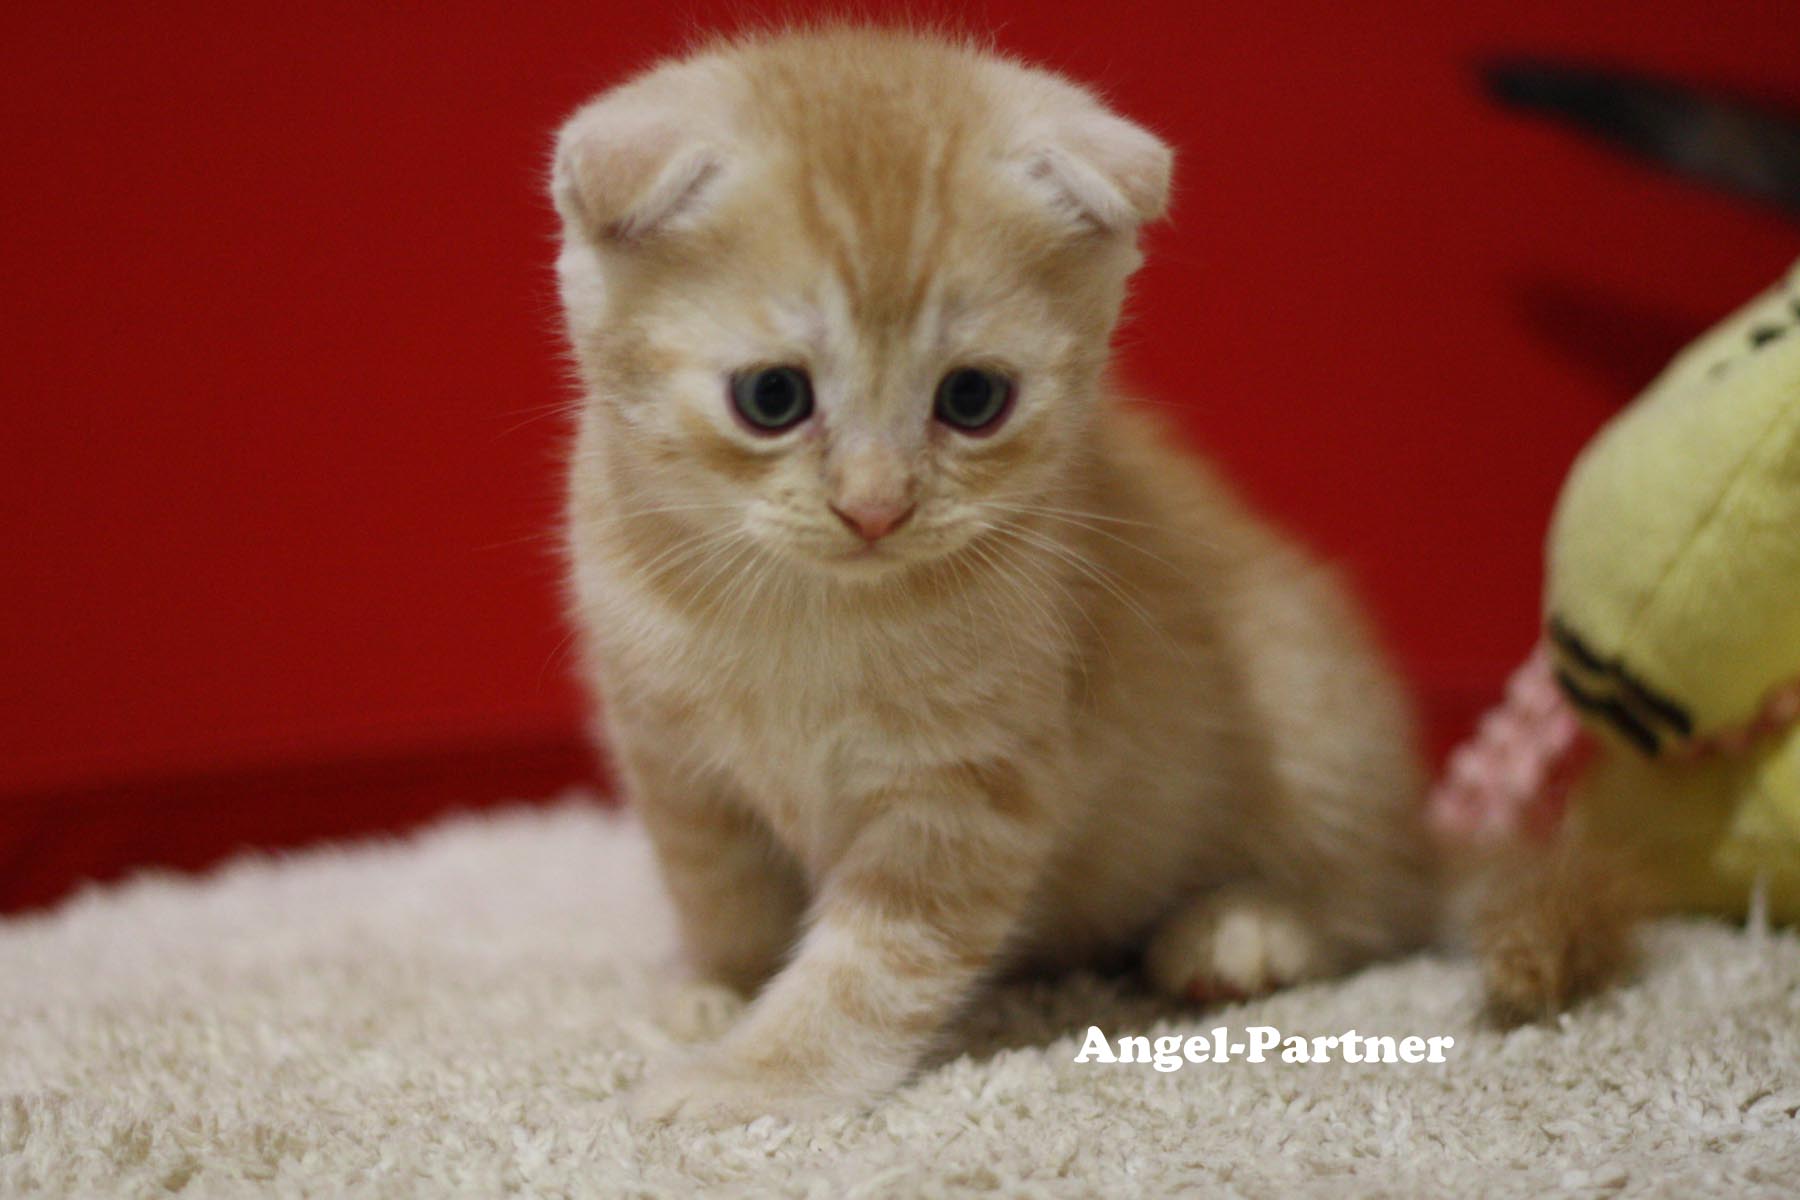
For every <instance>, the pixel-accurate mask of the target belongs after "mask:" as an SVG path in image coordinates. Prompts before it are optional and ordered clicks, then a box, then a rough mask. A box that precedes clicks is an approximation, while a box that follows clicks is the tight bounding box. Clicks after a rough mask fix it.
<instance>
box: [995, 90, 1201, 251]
mask: <svg viewBox="0 0 1800 1200" xmlns="http://www.w3.org/2000/svg"><path fill="white" fill-rule="evenodd" d="M1174 161H1175V155H1174V152H1173V151H1171V150H1170V149H1169V147H1168V146H1167V145H1165V144H1164V143H1163V142H1162V140H1161V139H1160V138H1158V137H1157V136H1156V135H1155V134H1153V133H1151V132H1150V131H1149V130H1147V129H1144V128H1143V127H1142V126H1139V125H1135V124H1133V123H1132V122H1130V121H1127V120H1126V119H1125V118H1123V117H1120V116H1116V115H1114V114H1113V113H1110V112H1108V111H1106V110H1105V109H1103V108H1100V107H1098V106H1094V107H1092V108H1089V109H1087V110H1086V111H1080V112H1076V113H1073V114H1070V115H1067V116H1064V117H1061V118H1060V119H1058V120H1056V121H1055V122H1054V123H1052V124H1050V125H1048V126H1047V127H1045V128H1043V129H1042V130H1041V131H1040V132H1039V133H1038V136H1037V137H1035V138H1033V139H1032V144H1031V146H1030V148H1029V149H1028V150H1027V152H1026V155H1025V158H1024V167H1025V173H1026V175H1027V177H1028V178H1029V179H1030V180H1031V181H1032V183H1033V185H1034V186H1035V187H1037V188H1038V189H1040V190H1041V191H1042V192H1043V193H1044V195H1045V197H1046V198H1047V199H1048V200H1049V201H1050V203H1051V204H1052V205H1053V206H1054V207H1055V208H1056V209H1057V210H1058V211H1059V212H1060V213H1062V214H1064V215H1066V216H1067V217H1068V218H1070V219H1071V220H1072V221H1074V222H1076V223H1077V224H1078V225H1080V226H1082V227H1084V228H1087V229H1099V230H1105V231H1118V230H1127V231H1128V230H1133V229H1136V228H1137V227H1138V226H1140V225H1143V224H1145V223H1147V222H1150V221H1154V220H1156V219H1157V218H1158V217H1160V216H1162V215H1163V212H1164V211H1165V210H1166V209H1167V208H1168V204H1169V179H1170V175H1171V174H1172V172H1173V170H1174Z"/></svg>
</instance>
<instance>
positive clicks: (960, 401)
mask: <svg viewBox="0 0 1800 1200" xmlns="http://www.w3.org/2000/svg"><path fill="white" fill-rule="evenodd" d="M1012 396H1013V385H1012V380H1010V379H1008V378H1007V377H1006V376H1004V375H997V374H995V373H994V372H992V371H983V370H981V369H980V368H978V367H958V368H957V369H956V370H954V371H952V372H950V373H949V374H948V375H946V376H944V378H943V381H942V382H940V383H939V384H938V390H937V401H936V403H935V404H934V405H933V406H932V415H933V416H935V417H937V419H938V420H940V421H942V422H943V423H944V424H946V425H948V426H950V427H951V428H952V429H957V430H960V431H961V432H963V433H991V432H992V431H993V430H994V429H996V428H998V427H999V425H1000V421H1001V418H1003V417H1005V416H1006V412H1007V409H1009V408H1010V407H1011V406H1012Z"/></svg>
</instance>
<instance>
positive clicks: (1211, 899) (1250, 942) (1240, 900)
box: [1144, 889, 1327, 1004]
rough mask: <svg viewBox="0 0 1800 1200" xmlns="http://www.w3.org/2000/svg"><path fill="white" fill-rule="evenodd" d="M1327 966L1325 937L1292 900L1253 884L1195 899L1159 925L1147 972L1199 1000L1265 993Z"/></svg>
mask: <svg viewBox="0 0 1800 1200" xmlns="http://www.w3.org/2000/svg"><path fill="white" fill-rule="evenodd" d="M1326 967H1327V955H1326V953H1325V948H1324V946H1323V944H1322V943H1321V942H1320V940H1319V938H1318V935H1317V934H1315V933H1314V932H1313V931H1312V929H1311V928H1309V927H1308V925H1307V924H1306V923H1305V922H1304V921H1302V919H1301V917H1300V914H1299V913H1298V912H1297V911H1296V910H1295V909H1294V908H1293V907H1291V906H1289V905H1287V904H1284V903H1282V902H1281V901H1279V900H1275V899H1272V898H1270V897H1267V896H1264V895H1262V894H1261V893H1259V892H1254V891H1250V890H1247V889H1246V890H1236V889H1229V890H1225V891H1219V892H1210V893H1207V894H1205V895H1201V896H1198V897H1195V898H1194V899H1192V900H1190V901H1188V902H1187V903H1186V904H1184V905H1182V906H1181V907H1179V908H1177V909H1176V910H1175V911H1174V912H1172V913H1170V914H1169V915H1168V916H1167V917H1165V918H1164V919H1163V921H1162V923H1161V924H1159V925H1158V926H1157V927H1156V930H1155V932H1154V934H1153V935H1152V936H1151V939H1150V945H1149V946H1148V948H1147V949H1146V950H1145V952H1144V973H1145V975H1146V976H1147V977H1148V978H1149V980H1150V983H1151V984H1152V985H1153V986H1154V987H1155V988H1156V989H1157V990H1158V991H1161V992H1163V993H1165V994H1167V995H1170V996H1174V997H1176V998H1177V999H1181V1000H1191V1001H1193V1002H1195V1003H1199V1004H1214V1003H1219V1002H1222V1001H1233V1000H1243V999H1246V998H1247V997H1250V996H1257V995H1261V994H1262V993H1264V992H1269V991H1273V990H1274V989H1276V988H1280V987H1286V986H1288V985H1290V984H1294V983H1300V982H1302V981H1304V980H1307V979H1312V978H1315V977H1317V976H1319V975H1322V974H1324V973H1325V970H1326Z"/></svg>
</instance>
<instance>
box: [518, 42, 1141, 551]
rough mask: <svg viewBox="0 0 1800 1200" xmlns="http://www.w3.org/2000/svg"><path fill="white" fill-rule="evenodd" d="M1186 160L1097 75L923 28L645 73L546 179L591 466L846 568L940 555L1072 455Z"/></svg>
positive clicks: (583, 122)
mask: <svg viewBox="0 0 1800 1200" xmlns="http://www.w3.org/2000/svg"><path fill="white" fill-rule="evenodd" d="M1169 170H1170V154H1169V151H1168V149H1167V147H1165V146H1164V145H1163V144H1162V143H1161V142H1160V141H1158V140H1157V139H1156V138H1155V137H1153V136H1152V135H1150V134H1149V133H1147V132H1145V131H1144V130H1142V129H1140V128H1138V127H1137V126H1136V125H1133V124H1131V123H1130V122H1127V121H1125V120H1123V119H1122V118H1120V117H1118V116H1115V115H1114V114H1112V113H1110V112H1108V111H1107V110H1106V109H1105V108H1104V107H1102V106H1101V105H1100V104H1099V102H1098V101H1096V100H1095V99H1094V98H1093V97H1092V96H1091V95H1089V94H1088V93H1087V92H1085V91H1083V90H1081V89H1079V88H1077V87H1075V86H1074V85H1072V84H1069V83H1067V82H1065V81H1063V80H1061V79H1059V78H1056V77H1055V76H1052V75H1049V74H1046V73H1043V72H1040V71H1035V70H1030V69H1027V68H1024V67H1021V66H1019V65H1017V64H1015V63H1012V62H1009V61H1006V60H1003V59H999V58H996V57H993V56H990V55H987V54H983V53H981V52H979V51H978V50H976V49H974V48H972V47H970V46H968V45H965V44H960V43H954V42H948V41H943V40H938V39H933V38H927V37H919V36H915V35H910V34H898V33H891V32H883V31H872V30H856V29H838V30H827V31H820V32H810V33H790V34H783V35H779V36H773V37H761V38H756V39H751V40H745V41H739V42H734V43H730V44H726V45H723V46H721V47H718V48H715V49H713V50H710V51H707V52H704V53H702V54H700V55H698V56H696V57H693V58H690V59H686V60H682V61H679V62H674V63H670V64H666V65H663V66H661V67H659V68H657V69H655V70H653V71H651V72H649V73H648V74H646V75H643V76H640V77H639V78H637V79H636V80H634V81H632V82H630V83H628V84H626V85H624V86H622V87H619V88H617V89H615V90H613V91H611V92H608V93H605V94H603V95H602V96H600V97H599V98H598V99H596V100H595V101H593V102H592V103H590V104H589V105H588V106H586V107H585V108H583V109H581V110H580V111H579V112H578V113H576V114H575V116H574V117H573V118H572V119H571V120H570V121H569V122H568V124H567V125H566V126H565V127H564V128H563V130H562V133H561V135H560V137H559V139H558V143H557V150H556V159H555V165H554V169H553V179H552V192H553V195H554V198H555V202H556V206H557V210H558V212H559V213H560V214H561V216H562V218H563V247H562V252H561V255H560V257H559V259H558V274H559V279H560V283H561V289H562V296H563V302H564V305H565V309H566V315H567V320H568V328H569V335H570V338H571V341H572V344H573V347H574V350H575V355H576V360H577V362H578V364H579V366H580V368H581V373H582V378H583V382H584V385H585V387H586V389H587V392H588V395H587V398H586V403H587V405H588V409H587V412H586V414H585V418H586V419H585V424H584V439H585V440H587V441H588V442H589V444H588V445H586V446H584V453H585V454H588V455H600V456H604V457H605V459H606V460H607V463H608V467H609V469H611V470H612V471H613V473H614V475H615V476H616V477H617V478H619V479H620V481H621V482H622V484H623V486H622V487H621V488H619V489H615V491H614V494H615V495H622V496H624V497H626V499H624V500H622V501H621V503H623V504H625V505H626V506H627V507H629V508H632V509H638V510H645V511H647V510H650V509H656V510H659V511H661V512H664V513H668V514H672V516H674V517H676V518H680V519H682V522H683V523H684V524H687V525H692V526H698V527H701V528H702V529H705V528H707V527H712V528H715V529H718V530H720V531H721V533H724V532H726V531H734V532H736V533H739V534H742V535H745V536H748V537H750V538H751V539H754V540H755V541H756V542H757V543H759V544H760V545H762V546H764V547H766V548H768V549H771V550H774V551H777V552H779V553H781V554H783V555H785V556H787V557H789V558H791V559H792V560H794V561H796V562H799V563H803V564H805V565H806V566H808V567H810V568H813V569H817V570H821V571H826V572H830V573H832V574H834V575H838V576H841V577H843V578H846V579H857V578H868V577H870V576H874V575H879V574H881V573H883V572H885V571H888V570H892V569H894V568H896V567H899V566H903V565H905V564H908V563H916V562H921V561H925V560H929V559H932V558H935V557H938V556H942V555H945V554H948V553H950V552H952V551H954V550H956V549H957V548H959V547H961V546H963V545H964V544H966V543H967V542H969V541H970V540H971V539H972V538H974V537H975V536H977V535H978V534H980V533H982V532H983V531H984V530H986V529H988V528H991V527H992V526H993V525H994V524H995V523H997V522H1001V521H1006V520H1009V519H1011V518H1013V517H1016V516H1018V515H1020V513H1021V512H1022V511H1023V510H1022V509H1021V508H1020V507H1019V506H1032V505H1041V504H1043V503H1045V497H1046V496H1049V495H1052V494H1053V489H1054V488H1055V486H1056V484H1057V481H1058V479H1059V478H1060V477H1061V476H1062V475H1063V473H1064V470H1065V468H1066V466H1067V464H1068V463H1069V461H1070V459H1071V457H1072V456H1073V455H1074V454H1076V453H1077V452H1078V450H1079V445H1080V442H1081V437H1082V432H1083V430H1084V429H1085V428H1086V426H1087V424H1088V422H1089V420H1090V419H1091V417H1092V413H1093V409H1094V406H1095V404H1096V402H1097V395H1098V381H1099V376H1100V372H1101V370H1102V368H1103V367H1104V366H1105V363H1106V358H1107V350H1108V341H1109V338H1110V336H1111V332H1112V327H1113V325H1114V323H1115V321H1116V320H1117V318H1118V313H1119V306H1120V303H1121V300H1122V298H1123V294H1124V285H1125V281H1126V278H1127V277H1128V276H1129V275H1130V273H1131V272H1132V270H1133V269H1134V268H1135V267H1136V266H1137V263H1138V261H1139V256H1138V251H1137V230H1138V227H1139V226H1140V225H1141V224H1143V223H1144V222H1145V221H1148V220H1151V219H1153V218H1155V217H1156V216H1158V215H1159V214H1160V213H1161V212H1162V209H1163V206H1164V203H1165V200H1166V197H1167V191H1168V182H1169ZM576 469H577V470H583V469H596V468H594V467H593V466H591V465H587V464H584V460H583V459H582V458H580V457H578V459H577V466H576Z"/></svg>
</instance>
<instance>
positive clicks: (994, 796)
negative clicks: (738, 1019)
mask: <svg viewBox="0 0 1800 1200" xmlns="http://www.w3.org/2000/svg"><path fill="white" fill-rule="evenodd" d="M917 787H918V790H917V791H916V792H910V793H908V794H904V795H894V796H888V797H881V798H878V799H876V800H875V801H873V802H872V804H873V806H874V807H873V811H875V812H877V813H879V815H877V816H875V817H874V818H873V819H872V820H870V821H869V822H867V823H866V824H865V825H864V826H863V828H862V829H861V831H860V832H859V833H858V834H857V836H856V838H855V841H854V842H853V843H852V844H851V846H850V847H849V848H848V850H847V851H846V853H845V855H844V856H843V858H842V859H841V860H840V861H839V862H838V864H837V865H836V866H835V868H833V869H832V871H831V872H830V873H829V875H828V876H827V878H826V880H825V885H824V887H823V889H822V890H821V893H820V895H819V898H818V901H817V904H816V906H815V910H814V912H815V916H814V920H813V924H812V927H811V929H810V930H809V931H808V932H807V934H806V937H805V939H804V940H803V942H802V943H801V947H800V951H799V953H798V954H797V955H796V956H795V958H794V960H793V962H791V963H790V964H789V965H788V966H787V968H786V969H785V970H783V971H782V972H781V974H780V975H779V976H777V977H776V978H775V980H774V981H773V982H771V983H770V985H769V986H768V988H767V989H766V990H765V991H764V992H763V994H762V995H761V996H760V997H759V998H758V999H757V1001H756V1003H755V1004H754V1005H752V1006H751V1008H750V1011H749V1012H748V1013H747V1014H746V1016H745V1018H744V1020H743V1021H742V1023H740V1024H739V1025H738V1027H737V1028H736V1029H734V1030H733V1031H732V1032H731V1034H729V1035H728V1036H727V1037H726V1039H725V1040H724V1041H723V1042H721V1043H720V1044H719V1045H718V1046H717V1047H715V1048H714V1049H712V1050H711V1051H710V1052H709V1053H704V1054H702V1055H701V1056H698V1057H697V1058H696V1059H695V1060H694V1061H692V1062H690V1063H687V1064H684V1065H683V1066H681V1067H679V1068H678V1069H676V1070H674V1071H671V1072H669V1073H667V1074H665V1075H662V1076H658V1077H653V1078H652V1079H651V1080H650V1081H649V1082H648V1083H647V1084H646V1085H645V1086H644V1087H642V1088H641V1089H640V1090H639V1092H638V1093H637V1095H636V1096H635V1097H634V1109H635V1111H636V1112H637V1113H638V1114H639V1115H640V1116H645V1117H650V1118H656V1119H670V1118H679V1119H682V1120H696V1121H701V1122H704V1123H708V1124H713V1125H724V1124H733V1123H738V1122H743V1121H748V1120H751V1119H754V1118H756V1117H758V1116H762V1115H764V1114H768V1113H773V1114H777V1115H781V1116H787V1117H801V1116H812V1115H823V1114H826V1113H830V1112H835V1111H843V1110H846V1109H851V1110H853V1109H854V1108H856V1107H857V1106H859V1105H861V1104H864V1103H866V1102H868V1101H869V1100H871V1099H873V1098H874V1097H876V1096H879V1095H880V1094H881V1093H883V1092H885V1091H887V1090H889V1089H890V1088H892V1087H894V1086H896V1085H897V1084H899V1083H900V1082H901V1081H902V1080H904V1079H905V1077H906V1075H907V1074H908V1073H909V1072H910V1071H911V1070H912V1068H913V1067H914V1065H915V1064H916V1062H917V1060H918V1058H919V1056H920V1054H921V1053H922V1052H923V1051H924V1049H925V1047H926V1045H927V1043H928V1042H929V1041H930V1039H931V1038H932V1036H933V1035H934V1034H936V1033H937V1032H938V1031H939V1029H940V1028H942V1026H943V1025H944V1024H945V1022H946V1021H947V1020H948V1018H949V1017H950V1016H952V1015H953V1014H954V1012H955V1010H956V1009H957V1007H958V1006H959V1005H960V1004H961V1003H962V1002H963V1000H964V999H965V998H966V997H967V996H968V995H969V994H970V992H971V990H972V989H973V988H974V987H975V986H976V985H977V983H978V982H979V981H980V979H981V977H982V976H983V974H984V973H985V972H987V971H988V969H989V968H990V967H991V966H992V965H993V964H994V961H995V958H996V956H997V955H998V954H999V953H1000V951H1001V949H1002V947H1003V945H1004V943H1005V942H1006V939H1007V937H1008V935H1009V934H1010V933H1011V932H1012V930H1013V928H1014V926H1015V924H1016V922H1017V921H1018V919H1019V917H1020V914H1021V912H1022V910H1023V908H1024V905H1025V903H1026V899H1027V896H1028V895H1029V893H1030V891H1031V888H1032V886H1033V884H1034V882H1035V881H1036V879H1037V878H1038V876H1039V873H1040V870H1041V868H1042V866H1043V863H1044V859H1045V856H1046V855H1047V853H1048V849H1049V841H1050V839H1049V836H1048V834H1049V830H1048V828H1047V826H1048V820H1047V818H1046V815H1045V814H1044V813H1043V812H1042V811H1041V809H1040V808H1039V807H1038V806H1037V804H1036V803H1035V801H1034V800H1033V798H1032V797H1031V796H1030V795H1029V794H1028V793H1027V790H1026V787H1025V784H1024V781H1023V775H1022V773H1021V772H1020V771H1018V770H1015V769H1012V768H1010V767H1008V768H1000V769H990V770H980V771H975V770H968V769H963V770H946V771H942V772H938V773H935V774H934V776H933V778H931V779H930V780H922V781H920V782H919V784H918V785H917Z"/></svg>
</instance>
